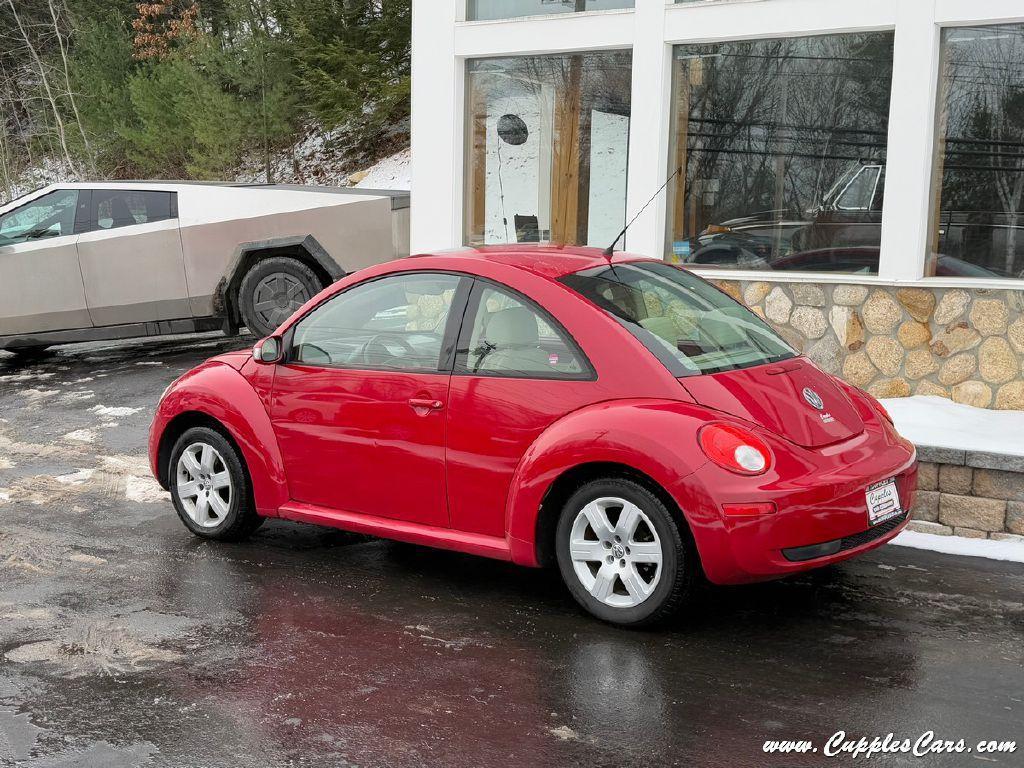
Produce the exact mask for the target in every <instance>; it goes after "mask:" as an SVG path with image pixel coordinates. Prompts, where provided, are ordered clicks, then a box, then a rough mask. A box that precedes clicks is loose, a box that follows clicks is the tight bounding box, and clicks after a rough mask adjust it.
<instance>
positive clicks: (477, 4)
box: [466, 0, 635, 21]
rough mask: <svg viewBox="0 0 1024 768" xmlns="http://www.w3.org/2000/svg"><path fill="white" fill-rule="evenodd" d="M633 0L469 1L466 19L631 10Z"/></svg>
mask: <svg viewBox="0 0 1024 768" xmlns="http://www.w3.org/2000/svg"><path fill="white" fill-rule="evenodd" d="M634 4H635V3H634V0H469V2H468V5H467V6H466V18H467V19H469V20H470V21H477V20H480V19H512V18H515V17H517V16H538V15H540V14H548V13H579V12H581V11H608V10H611V9H613V8H632V7H633V6H634Z"/></svg>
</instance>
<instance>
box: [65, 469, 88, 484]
mask: <svg viewBox="0 0 1024 768" xmlns="http://www.w3.org/2000/svg"><path fill="white" fill-rule="evenodd" d="M95 474H96V470H95V469H80V470H78V471H77V472H69V473H68V474H66V475H58V476H57V478H56V480H57V482H58V483H61V484H63V485H83V484H85V483H87V482H89V481H90V480H92V476H93V475H95Z"/></svg>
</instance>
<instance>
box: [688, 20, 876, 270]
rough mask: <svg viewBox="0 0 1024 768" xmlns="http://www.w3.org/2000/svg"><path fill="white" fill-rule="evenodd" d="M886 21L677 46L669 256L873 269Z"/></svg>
mask: <svg viewBox="0 0 1024 768" xmlns="http://www.w3.org/2000/svg"><path fill="white" fill-rule="evenodd" d="M892 50H893V34H892V33H891V32H871V33H858V34H848V35H824V36H818V37H802V38H792V39H779V40H753V41H742V42H728V43H717V44H708V45H680V46H676V49H675V61H674V64H673V122H672V129H671V130H672V154H671V165H670V168H671V169H672V170H674V169H676V168H680V167H681V168H682V169H683V172H682V173H681V174H680V175H679V176H678V177H676V178H675V179H674V180H673V182H672V183H671V184H670V185H669V216H668V227H669V233H668V235H669V236H668V243H669V253H668V258H669V260H670V261H674V262H680V263H687V264H695V265H700V266H705V267H728V268H734V269H757V270H798V271H808V270H809V271H829V272H857V273H864V274H875V273H877V272H878V250H879V243H880V240H881V226H882V200H883V195H884V188H885V153H886V140H887V134H888V122H889V96H890V90H891V80H892Z"/></svg>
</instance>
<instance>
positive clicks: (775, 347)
mask: <svg viewBox="0 0 1024 768" xmlns="http://www.w3.org/2000/svg"><path fill="white" fill-rule="evenodd" d="M561 282H562V283H564V284H565V285H567V286H569V287H570V288H572V289H573V290H574V291H576V292H577V293H579V294H581V295H583V296H584V297H585V298H587V299H589V300H590V301H591V302H593V303H594V304H596V305H597V306H598V307H600V308H601V309H603V310H604V311H605V312H607V313H608V314H610V315H611V316H612V317H614V318H615V319H616V320H618V321H619V322H620V323H621V324H622V325H623V326H625V327H626V328H627V329H628V330H629V331H630V333H632V334H633V335H634V336H635V337H636V338H637V340H638V341H640V342H641V343H642V344H643V345H644V346H646V347H647V348H648V349H649V350H650V351H651V352H652V353H654V355H655V356H656V357H657V358H658V359H659V360H661V361H662V362H663V363H664V364H665V366H666V367H667V368H668V369H669V371H671V372H672V375H674V376H695V375H700V374H705V373H718V372H720V371H731V370H736V369H739V368H749V367H751V366H755V365H763V364H765V363H775V362H778V361H780V360H786V359H788V358H791V357H795V356H796V353H795V352H794V351H793V350H792V349H791V348H790V347H789V346H788V345H787V344H786V342H784V341H783V340H782V339H781V338H779V336H778V334H776V333H775V331H773V330H772V329H771V328H770V327H769V326H768V325H767V324H766V323H765V322H764V321H762V320H761V319H760V318H759V317H758V316H757V315H755V314H754V313H753V312H751V311H750V310H748V309H747V308H746V307H744V306H743V305H741V304H739V303H738V302H736V301H733V300H732V299H731V298H730V297H729V296H727V295H725V294H724V293H722V292H721V291H719V290H718V289H717V288H715V287H714V286H713V285H711V284H710V283H707V282H705V281H704V280H702V279H700V278H699V277H697V276H695V275H692V274H690V273H689V272H686V271H684V270H682V269H679V268H677V267H674V266H672V265H670V264H664V263H661V262H634V263H626V264H615V265H614V266H611V265H609V266H607V267H596V268H592V269H587V270H584V271H582V272H576V273H573V274H571V275H566V276H565V277H562V278H561Z"/></svg>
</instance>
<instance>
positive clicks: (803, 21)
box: [412, 0, 1024, 290]
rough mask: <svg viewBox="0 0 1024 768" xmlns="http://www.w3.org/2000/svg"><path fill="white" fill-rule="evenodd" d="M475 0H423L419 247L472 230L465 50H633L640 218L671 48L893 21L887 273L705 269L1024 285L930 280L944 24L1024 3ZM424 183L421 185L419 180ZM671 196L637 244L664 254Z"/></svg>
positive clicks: (416, 109)
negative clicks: (491, 8) (565, 9)
mask: <svg viewBox="0 0 1024 768" xmlns="http://www.w3.org/2000/svg"><path fill="white" fill-rule="evenodd" d="M465 16H466V2H465V0H440V1H439V0H414V13H413V56H412V69H413V96H412V109H413V129H412V147H413V149H412V178H413V183H414V185H415V187H414V190H413V207H412V241H413V249H414V251H423V250H436V249H442V248H451V247H458V246H460V245H461V244H462V238H463V194H464V179H463V173H464V165H465V163H464V133H465V130H464V125H465V98H466V94H465V71H466V60H467V59H471V58H488V57H495V56H517V55H524V56H528V55H542V54H547V53H566V52H572V51H592V50H609V49H629V48H632V50H633V76H632V82H633V93H632V112H633V115H634V116H636V115H643V116H644V118H643V120H635V119H634V120H633V121H632V124H631V127H630V138H629V171H628V177H627V183H626V190H627V192H626V210H627V217H630V216H632V215H633V214H634V213H635V212H636V211H639V210H640V209H641V207H642V206H643V204H644V203H645V202H646V201H647V199H648V198H649V197H650V196H651V195H652V194H653V193H654V191H655V190H657V189H658V188H659V187H660V186H661V185H662V183H663V182H664V181H665V177H666V175H667V173H668V150H669V135H668V134H669V125H670V120H671V103H670V98H669V96H670V93H671V74H672V70H671V67H672V46H674V45H677V44H683V43H708V42H721V41H727V40H747V39H763V38H778V37H795V36H802V35H825V34H842V33H851V32H869V31H894V32H895V43H894V53H893V76H892V96H891V102H890V112H889V135H888V147H887V153H886V154H887V163H886V182H885V183H886V195H885V201H884V203H883V209H882V235H881V257H880V263H879V274H878V275H857V274H852V275H851V274H842V273H825V272H803V273H801V272H786V273H772V272H760V271H755V270H717V269H710V270H709V269H705V270H696V271H698V272H700V273H701V274H704V275H705V276H709V277H716V278H722V279H742V280H762V281H767V282H815V283H862V284H879V285H906V284H915V285H919V286H923V287H935V288H939V287H954V286H955V287H966V288H1003V289H1011V290H1020V289H1022V288H1024V280H1018V279H979V278H926V277H924V267H925V260H926V256H927V254H928V251H929V248H930V242H929V240H930V238H929V234H928V233H929V227H930V220H931V188H932V180H933V173H934V168H935V158H934V149H935V143H936V135H935V132H936V110H937V98H938V88H939V82H938V78H939V71H938V68H939V46H940V37H941V30H942V29H943V28H945V27H959V26H973V25H977V24H1012V23H1024V2H1022V1H1021V0H928V1H927V2H925V0H859V1H858V2H856V3H849V2H844V1H843V0H701V1H700V2H693V3H673V2H670V0H636V7H635V8H633V9H619V10H609V11H589V12H584V13H567V14H553V15H545V16H528V17H521V18H515V19H507V20H487V21H466V20H465ZM417 187H418V188H419V189H421V190H424V191H423V193H422V194H417V193H416V188H417ZM666 215H667V211H666V203H665V196H664V193H662V194H661V195H660V199H659V200H657V201H656V203H655V204H652V205H650V206H649V207H648V208H647V209H646V210H645V211H644V213H643V214H642V215H641V216H640V217H639V218H638V219H637V221H636V222H635V223H634V224H633V225H632V227H631V228H630V231H629V234H628V236H627V242H626V246H627V247H628V248H629V250H631V251H634V252H637V253H643V254H647V255H651V256H659V255H661V254H663V253H664V252H665V242H666V240H665V238H666Z"/></svg>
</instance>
